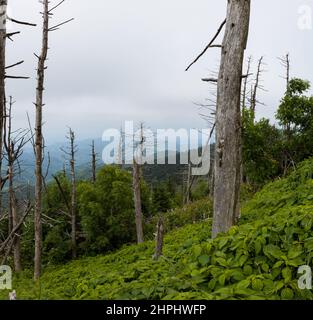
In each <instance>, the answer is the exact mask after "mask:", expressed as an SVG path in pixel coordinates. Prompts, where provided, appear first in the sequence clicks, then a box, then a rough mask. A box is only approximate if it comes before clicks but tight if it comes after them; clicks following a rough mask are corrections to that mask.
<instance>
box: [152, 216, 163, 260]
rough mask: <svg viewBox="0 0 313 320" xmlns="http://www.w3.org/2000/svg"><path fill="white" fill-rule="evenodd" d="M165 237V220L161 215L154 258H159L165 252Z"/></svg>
mask: <svg viewBox="0 0 313 320" xmlns="http://www.w3.org/2000/svg"><path fill="white" fill-rule="evenodd" d="M163 238H164V221H163V218H162V217H161V218H160V219H159V221H158V224H157V230H156V236H155V252H154V255H153V258H154V259H155V260H158V259H159V258H160V256H162V254H163Z"/></svg>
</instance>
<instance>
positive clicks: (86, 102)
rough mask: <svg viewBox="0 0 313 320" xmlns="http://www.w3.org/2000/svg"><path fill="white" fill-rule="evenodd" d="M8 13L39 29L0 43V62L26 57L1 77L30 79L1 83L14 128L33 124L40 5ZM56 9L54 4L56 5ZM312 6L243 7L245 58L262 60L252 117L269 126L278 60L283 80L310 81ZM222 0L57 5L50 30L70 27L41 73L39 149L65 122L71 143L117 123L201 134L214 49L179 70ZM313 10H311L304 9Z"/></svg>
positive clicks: (21, 5)
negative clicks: (2, 52) (287, 76)
mask: <svg viewBox="0 0 313 320" xmlns="http://www.w3.org/2000/svg"><path fill="white" fill-rule="evenodd" d="M9 3H10V5H9V14H10V15H11V16H12V17H14V18H17V19H20V20H27V21H30V22H35V23H37V24H38V26H37V27H36V28H32V27H24V26H16V25H15V26H11V25H10V26H9V27H10V28H11V30H12V31H15V30H21V31H22V34H21V35H18V36H16V37H15V41H14V42H13V43H12V42H9V43H8V64H13V63H15V62H17V61H20V60H25V63H24V65H22V66H19V67H17V68H15V69H14V70H13V69H12V70H10V75H26V76H30V77H31V79H30V80H27V81H23V80H19V81H13V80H8V81H7V95H13V96H14V98H15V100H16V104H15V106H14V108H15V109H14V114H15V115H14V126H15V127H16V128H19V127H26V126H27V121H26V112H27V111H28V112H29V114H30V117H31V119H33V118H34V105H33V104H32V103H33V101H34V99H35V76H36V74H35V68H36V58H35V57H34V55H33V53H34V52H36V53H38V52H39V50H40V42H41V17H40V14H39V12H40V10H41V5H40V3H39V2H38V1H37V0H10V1H9ZM55 3H57V1H55ZM310 8H311V11H312V8H313V0H292V1H286V0H275V1H271V0H263V1H252V17H251V28H250V37H249V44H248V48H247V53H246V54H247V56H249V55H252V56H253V57H254V68H255V67H256V63H257V59H258V58H259V57H260V56H262V55H263V56H264V61H265V62H266V66H265V69H266V70H267V72H266V73H265V74H264V75H263V80H264V81H263V85H264V87H265V88H266V89H267V91H265V92H261V93H260V97H259V100H260V101H262V102H263V103H264V104H265V106H263V105H261V106H259V107H258V116H259V117H262V116H265V117H270V118H271V119H273V120H274V114H275V109H276V107H277V105H278V103H279V100H280V98H281V96H282V94H283V93H284V87H285V82H284V80H283V79H282V78H281V77H280V76H281V75H283V74H284V70H283V68H282V66H281V65H280V63H279V61H278V59H277V57H279V56H282V55H284V54H285V53H287V52H289V53H290V55H291V66H292V68H291V74H292V76H297V77H301V78H305V79H308V80H311V81H313V58H312V56H313V55H312V53H313V41H312V40H313V30H312V28H311V29H308V30H302V29H301V28H299V21H300V22H301V18H303V14H308V13H309V11H308V10H309V9H310ZM225 9H226V0H225V1H221V0H196V1H194V0H193V1H192V0H157V1H156V0H149V1H147V0H132V1H127V0H92V1H83V0H66V2H65V4H64V5H63V6H61V7H60V8H59V9H58V10H56V12H55V16H54V18H53V21H52V22H51V24H58V23H59V22H62V21H63V20H66V19H68V18H72V17H74V18H75V21H74V22H72V23H70V24H68V25H65V26H64V27H62V29H61V30H59V31H55V32H53V33H51V34H50V48H51V50H50V52H49V61H48V70H47V75H46V79H47V82H46V92H45V103H46V106H45V110H44V118H45V128H44V131H45V136H46V141H47V144H52V143H55V142H57V141H63V140H64V137H65V135H66V131H67V126H71V127H72V128H73V130H75V131H76V134H77V139H79V140H80V139H86V138H90V137H94V138H100V137H101V135H102V132H103V131H104V130H107V129H108V128H120V127H121V125H122V124H123V123H124V121H126V120H133V121H137V122H139V121H144V122H145V124H146V126H147V127H150V128H152V129H156V128H174V129H177V128H180V127H183V128H186V129H188V128H195V127H197V128H202V127H205V126H206V123H205V122H204V121H203V120H202V119H201V117H200V116H199V110H198V107H197V106H196V105H195V102H196V103H205V99H206V98H210V97H212V96H211V91H212V89H214V87H210V86H209V85H208V84H206V83H203V82H201V78H203V77H207V76H212V75H213V74H214V72H216V71H217V70H218V64H219V52H218V50H216V49H212V50H211V51H209V52H208V53H207V54H206V55H205V56H204V57H203V58H202V59H201V60H200V61H199V62H198V63H197V64H196V65H195V66H194V67H193V68H192V69H191V70H190V71H189V72H185V71H184V70H185V68H186V66H187V65H188V64H189V62H191V61H192V60H193V58H194V57H195V56H196V55H197V54H198V53H199V52H200V51H201V50H202V49H203V48H204V47H205V45H206V44H207V43H208V41H209V40H210V39H211V37H212V36H213V35H214V34H215V32H216V30H217V27H218V26H219V25H220V23H221V22H222V20H223V19H224V17H225ZM311 13H312V12H311Z"/></svg>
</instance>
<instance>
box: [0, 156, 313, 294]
mask: <svg viewBox="0 0 313 320" xmlns="http://www.w3.org/2000/svg"><path fill="white" fill-rule="evenodd" d="M312 178H313V160H309V161H306V162H304V163H303V164H302V165H301V166H300V168H299V169H298V170H297V171H296V172H294V173H292V174H291V175H290V176H289V177H288V178H287V179H282V180H279V181H276V182H274V183H271V184H269V185H267V186H266V187H265V188H264V189H263V190H262V191H261V192H259V193H258V194H257V195H256V196H255V197H254V198H253V199H252V200H250V201H249V202H247V203H246V204H245V206H244V209H243V212H242V219H241V222H240V225H239V226H235V227H233V228H232V229H231V230H230V231H229V232H228V234H226V235H221V236H220V237H218V238H217V239H215V240H214V241H212V240H211V239H210V229H211V220H210V219H207V220H206V221H203V222H201V223H197V224H192V225H187V226H185V227H182V228H180V229H177V230H174V231H171V232H169V234H168V235H167V236H166V238H165V247H164V257H162V258H161V259H160V260H159V261H158V262H155V261H153V260H152V259H151V257H152V254H153V243H152V242H146V243H144V244H142V245H140V246H135V245H133V246H128V247H125V248H123V249H121V250H119V251H117V252H116V253H113V254H109V255H106V256H100V257H95V258H86V259H81V260H78V261H74V262H71V263H69V264H67V265H64V266H60V267H55V268H51V269H49V270H46V272H45V273H44V275H43V277H42V279H41V287H39V285H36V286H34V285H33V283H32V281H31V280H30V278H31V274H30V273H27V272H25V273H24V274H22V275H20V276H19V278H15V279H14V288H15V289H16V291H17V295H18V297H19V298H20V299H21V298H25V299H164V298H166V299H202V298H203V299H312V298H313V294H312V293H311V292H310V291H307V290H305V291H301V290H299V289H298V287H297V269H298V267H299V266H300V265H302V264H309V265H310V264H311V263H312V258H313V230H312V224H313V179H312ZM6 297H7V292H5V291H2V292H1V291H0V298H3V299H5V298H6Z"/></svg>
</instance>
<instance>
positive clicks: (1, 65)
mask: <svg viewBox="0 0 313 320" xmlns="http://www.w3.org/2000/svg"><path fill="white" fill-rule="evenodd" d="M7 4H8V1H7V0H1V1H0V19H1V21H0V181H1V189H2V187H3V183H2V160H3V129H4V128H3V127H4V114H5V105H6V97H5V63H6V59H5V50H6V36H7V29H6V21H7ZM1 214H2V197H1V193H0V216H1Z"/></svg>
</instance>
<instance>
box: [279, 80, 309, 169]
mask: <svg viewBox="0 0 313 320" xmlns="http://www.w3.org/2000/svg"><path fill="white" fill-rule="evenodd" d="M309 89H310V83H309V82H308V81H304V80H301V79H292V80H291V81H290V83H289V86H288V90H287V92H286V94H285V96H284V98H283V99H282V101H281V104H280V106H279V108H278V111H277V115H276V118H277V119H278V120H279V122H280V124H281V125H282V126H283V133H284V140H283V151H284V154H285V157H286V158H287V164H288V162H289V163H290V162H294V163H298V162H299V161H302V160H303V159H305V158H307V157H310V156H312V155H313V142H312V136H313V97H312V96H306V95H305V93H307V92H308V90H309Z"/></svg>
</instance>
